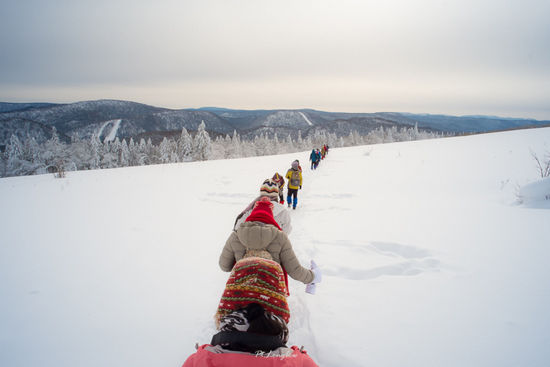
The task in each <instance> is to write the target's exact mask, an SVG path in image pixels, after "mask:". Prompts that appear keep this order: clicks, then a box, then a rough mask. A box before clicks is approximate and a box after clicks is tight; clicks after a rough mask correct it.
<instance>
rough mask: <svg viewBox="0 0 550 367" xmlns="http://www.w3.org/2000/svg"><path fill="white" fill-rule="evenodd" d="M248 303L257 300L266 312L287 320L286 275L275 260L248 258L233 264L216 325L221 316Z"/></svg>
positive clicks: (288, 317)
mask: <svg viewBox="0 0 550 367" xmlns="http://www.w3.org/2000/svg"><path fill="white" fill-rule="evenodd" d="M250 303H259V304H260V305H262V306H263V307H264V308H265V310H266V311H268V312H271V313H272V314H275V315H277V316H279V317H280V318H282V319H283V320H284V321H285V322H286V323H288V321H289V319H290V311H289V308H288V303H287V301H286V285H285V278H284V274H283V270H282V268H281V265H279V264H278V263H277V262H275V261H273V260H268V259H263V258H260V257H247V258H244V259H242V260H239V261H238V262H237V263H236V264H235V266H233V270H231V275H230V276H229V279H228V280H227V283H226V285H225V290H224V292H223V294H222V298H221V300H220V304H219V306H218V311H217V312H216V316H215V320H216V326H217V325H218V324H219V320H220V318H221V317H222V316H224V315H226V314H228V313H231V312H233V311H235V310H238V309H239V308H242V307H245V306H246V305H248V304H250Z"/></svg>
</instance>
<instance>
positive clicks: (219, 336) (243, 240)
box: [183, 160, 322, 367]
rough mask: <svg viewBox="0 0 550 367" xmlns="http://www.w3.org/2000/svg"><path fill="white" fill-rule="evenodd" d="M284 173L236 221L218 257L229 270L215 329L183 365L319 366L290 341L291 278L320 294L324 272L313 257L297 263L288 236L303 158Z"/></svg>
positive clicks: (265, 183) (270, 181)
mask: <svg viewBox="0 0 550 367" xmlns="http://www.w3.org/2000/svg"><path fill="white" fill-rule="evenodd" d="M284 178H286V179H287V181H288V182H287V196H286V204H287V206H286V207H285V200H284V194H283V190H284V186H285V179H284ZM284 178H283V177H282V176H281V175H280V174H279V173H278V172H276V173H275V174H274V175H273V177H272V178H268V179H265V180H264V181H263V182H262V184H261V186H260V190H259V195H258V196H257V197H256V198H255V199H254V200H253V201H252V202H251V203H250V204H249V205H247V206H246V208H245V209H244V210H243V211H242V212H241V213H239V215H238V216H237V218H236V219H235V223H234V225H233V229H232V231H231V233H230V235H229V237H228V239H227V241H226V242H225V245H224V247H223V249H222V252H221V254H220V258H219V266H220V268H221V270H223V271H226V272H230V275H229V279H228V280H227V283H226V285H225V289H224V291H223V294H222V297H221V299H220V302H219V305H218V308H217V311H216V314H215V317H214V320H215V325H216V329H217V331H218V332H217V333H216V334H215V335H214V336H213V337H212V341H211V342H210V344H206V345H203V346H201V347H199V348H198V350H197V352H196V353H194V354H193V355H191V356H190V357H189V358H188V359H187V360H186V362H185V363H184V365H183V367H199V366H200V367H202V366H213V365H216V366H252V365H253V366H268V365H269V366H279V365H281V366H283V365H284V366H304V367H317V365H316V364H315V362H314V361H313V360H312V359H311V358H310V357H309V356H308V355H307V353H306V352H305V351H304V350H303V349H299V348H297V347H294V346H293V347H290V348H289V347H287V346H286V343H287V342H288V337H289V332H288V327H287V324H288V322H289V321H290V317H291V315H290V310H289V307H288V302H287V297H289V296H290V292H289V287H288V276H290V277H291V278H293V279H294V280H297V281H299V282H302V283H304V284H306V292H308V293H310V294H315V291H316V284H318V283H320V282H321V280H322V273H321V270H320V269H319V267H318V266H317V264H316V263H315V262H314V261H313V260H311V264H310V267H309V268H306V267H304V266H302V265H301V264H300V261H299V260H298V258H297V257H296V254H295V253H294V250H293V247H292V243H291V241H290V239H289V237H288V236H289V234H290V233H291V231H292V225H291V217H290V214H289V211H288V210H287V208H290V207H292V208H293V209H296V206H297V204H298V190H300V189H301V188H302V184H303V182H302V168H301V167H300V162H299V161H298V160H295V161H293V162H292V164H291V167H290V169H289V170H288V171H287V173H286V175H285V177H284ZM236 352H238V353H237V354H235V353H236ZM258 356H260V357H265V358H257V357H258ZM271 357H277V358H275V359H274V358H271ZM287 357H288V358H287Z"/></svg>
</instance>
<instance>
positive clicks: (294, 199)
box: [285, 160, 302, 209]
mask: <svg viewBox="0 0 550 367" xmlns="http://www.w3.org/2000/svg"><path fill="white" fill-rule="evenodd" d="M285 177H286V178H287V179H288V186H287V187H288V189H287V196H286V201H287V203H288V207H289V208H290V205H291V203H292V209H296V205H298V190H300V189H301V188H302V170H301V169H300V163H299V162H298V160H295V161H294V162H292V167H291V168H290V169H289V170H288V171H287V172H286V176H285Z"/></svg>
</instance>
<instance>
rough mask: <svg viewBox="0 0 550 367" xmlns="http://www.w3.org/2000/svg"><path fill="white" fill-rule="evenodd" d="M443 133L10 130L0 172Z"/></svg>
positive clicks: (272, 150)
mask: <svg viewBox="0 0 550 367" xmlns="http://www.w3.org/2000/svg"><path fill="white" fill-rule="evenodd" d="M442 136H443V135H442V134H436V133H433V132H428V131H422V130H419V129H418V127H417V126H414V127H410V128H400V129H398V128H396V127H391V128H386V129H384V128H383V127H380V128H378V129H376V130H372V131H371V132H369V133H368V134H367V135H364V136H361V135H359V134H358V133H357V132H351V133H350V134H349V135H348V136H345V137H337V136H336V134H334V133H327V132H326V131H324V130H316V131H315V132H314V133H313V134H310V135H308V136H307V137H305V138H302V136H301V132H299V134H298V138H297V139H292V138H291V137H290V135H289V136H287V137H286V138H282V139H281V138H279V137H278V136H277V135H275V136H273V137H268V136H267V135H265V134H262V135H260V136H257V137H255V138H254V139H253V140H245V139H241V137H240V136H239V134H237V132H234V133H233V136H229V135H227V136H225V138H224V137H218V138H216V139H214V140H212V139H211V138H210V136H209V134H208V132H207V131H206V129H205V124H204V122H202V123H201V124H200V125H199V128H198V130H197V132H196V133H195V134H194V136H192V135H191V134H189V132H188V131H187V130H186V129H185V128H183V129H182V131H181V134H180V136H179V137H178V138H176V139H168V138H164V139H163V140H162V142H161V143H160V144H158V145H154V144H152V142H151V139H148V140H145V139H141V140H140V141H139V142H136V141H134V140H133V139H132V138H130V140H129V141H126V139H123V140H122V141H120V140H119V139H118V138H116V139H115V140H112V141H101V139H100V137H99V136H97V135H93V136H92V137H91V138H90V139H85V140H82V139H80V138H78V137H76V136H74V137H73V138H72V139H71V142H70V143H68V144H66V143H64V142H62V141H60V140H59V137H58V135H57V133H56V132H55V129H54V133H53V136H52V138H51V139H49V140H48V141H46V142H44V143H43V144H38V143H37V142H36V141H35V140H34V138H31V139H27V140H26V141H24V142H21V141H20V140H19V139H18V138H17V136H15V135H12V136H11V139H10V142H9V143H8V145H7V146H6V149H5V151H4V152H2V153H1V154H0V158H1V165H0V174H1V177H8V176H24V175H35V174H43V173H58V174H64V172H66V171H76V170H90V169H104V168H117V167H130V166H145V165H150V164H163V163H178V162H191V161H204V160H209V159H228V158H243V157H253V156H262V155H273V154H284V153H292V152H300V151H307V150H310V149H312V148H315V147H320V146H321V145H323V144H328V145H329V146H330V147H347V146H356V145H365V144H380V143H390V142H395V141H409V140H419V139H431V138H438V137H442Z"/></svg>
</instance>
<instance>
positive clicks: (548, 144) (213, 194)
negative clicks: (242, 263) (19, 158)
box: [0, 128, 550, 367]
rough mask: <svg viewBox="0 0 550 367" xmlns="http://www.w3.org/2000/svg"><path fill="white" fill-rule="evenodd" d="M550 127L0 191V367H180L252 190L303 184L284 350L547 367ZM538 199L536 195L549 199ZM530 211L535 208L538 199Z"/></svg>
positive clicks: (378, 363) (332, 357)
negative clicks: (312, 164) (541, 170)
mask: <svg viewBox="0 0 550 367" xmlns="http://www.w3.org/2000/svg"><path fill="white" fill-rule="evenodd" d="M531 151H533V152H535V153H537V154H539V155H542V154H543V153H544V152H548V151H550V128H545V129H533V130H520V131H513V132H503V133H494V134H486V135H476V136H468V137H458V138H446V139H438V140H427V141H416V142H407V143H393V144H385V145H372V146H360V147H353V148H340V149H332V150H331V151H330V154H329V155H328V157H327V159H325V160H324V161H323V162H322V163H321V165H320V166H319V169H318V170H317V171H310V170H309V165H308V163H307V160H308V156H309V152H303V153H299V154H290V155H279V156H269V157H257V158H246V159H235V160H226V161H209V162H195V163H183V164H172V165H158V166H149V167H135V168H120V169H113V170H99V171H83V172H69V173H68V175H67V177H66V178H64V179H56V178H54V177H53V175H42V176H34V177H14V178H3V179H0V205H1V214H0V239H1V241H0V242H1V245H0V300H1V301H0V366H4V367H19V366H25V367H28V366H45V367H50V366H51V367H64V366H71V367H74V366H78V367H87V366H90V367H91V366H93V367H109V366H112V367H115V366H116V367H123V366H125V367H130V366H131V367H142V366H144V367H145V366H151V367H153V366H154V367H158V366H166V367H168V366H170V367H178V366H181V364H182V363H183V362H184V360H185V359H186V358H187V356H188V355H190V354H191V353H193V352H194V345H195V343H197V342H198V343H199V344H203V343H208V342H209V341H210V338H211V337H212V335H213V334H214V333H215V330H214V324H213V319H212V317H213V314H214V312H215V311H216V306H217V303H218V301H219V298H220V296H221V293H222V291H223V288H224V285H225V282H226V280H227V277H228V273H223V272H222V271H221V270H220V269H219V267H218V257H219V254H220V252H221V249H222V246H223V245H224V243H225V240H226V238H227V237H228V236H229V233H230V230H231V228H232V225H233V222H234V220H235V216H236V215H237V214H238V213H239V212H240V211H241V210H242V209H243V208H244V207H245V206H246V205H247V204H248V203H249V202H250V201H251V200H252V199H253V198H254V197H255V196H256V195H257V194H258V190H259V187H260V184H261V182H262V181H263V179H264V178H267V177H271V176H272V175H273V173H274V172H275V171H278V172H280V173H281V174H284V173H286V170H287V168H288V167H289V166H290V163H291V161H292V160H294V159H296V158H298V159H300V161H301V164H302V167H303V168H304V187H303V190H302V191H300V193H299V204H298V209H297V210H296V211H293V212H291V216H292V226H293V232H292V233H291V234H290V239H291V241H292V243H293V246H294V249H295V251H296V253H297V255H298V257H299V258H300V260H301V261H302V264H303V265H307V264H309V260H310V259H315V260H316V262H317V263H318V264H319V266H320V267H321V268H322V270H323V271H324V276H323V283H321V284H320V285H319V286H318V287H317V294H316V295H310V294H306V293H305V292H304V290H305V286H304V285H303V284H301V283H298V282H296V281H293V280H292V279H291V280H290V283H291V284H290V290H291V296H290V298H289V302H290V307H291V315H292V316H291V321H290V324H289V328H290V331H291V337H290V344H293V345H298V346H301V345H303V346H305V348H306V349H307V350H308V351H309V353H310V355H311V356H312V357H313V359H314V360H315V361H316V362H317V363H318V364H319V365H320V366H322V367H340V366H347V367H353V366H373V367H382V366H396V367H404V366H407V367H426V366H441V367H450V366H457V367H466V366H467V367H475V366H484V367H486V366H498V367H506V366H522V367H527V366H529V367H533V366H548V365H549V364H550V312H549V311H548V310H549V309H550V281H549V279H550V266H549V261H550V260H549V259H550V200H545V199H544V195H542V196H541V195H540V193H541V192H542V193H543V194H544V190H546V191H547V193H548V194H550V182H549V181H548V180H546V181H545V182H542V183H540V182H539V183H538V184H535V185H536V188H535V189H530V190H527V193H530V192H533V191H534V192H535V193H537V195H539V196H536V195H535V196H533V197H531V199H532V200H528V201H524V202H523V203H522V204H520V203H519V202H518V193H519V192H520V191H519V189H520V187H521V186H524V185H527V184H529V183H532V182H536V181H540V178H538V177H537V174H538V172H537V170H536V167H535V163H534V160H533V158H532V156H531ZM545 187H546V188H545ZM537 198H539V199H540V200H539V199H537Z"/></svg>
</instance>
